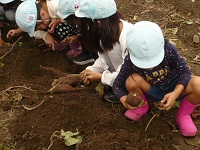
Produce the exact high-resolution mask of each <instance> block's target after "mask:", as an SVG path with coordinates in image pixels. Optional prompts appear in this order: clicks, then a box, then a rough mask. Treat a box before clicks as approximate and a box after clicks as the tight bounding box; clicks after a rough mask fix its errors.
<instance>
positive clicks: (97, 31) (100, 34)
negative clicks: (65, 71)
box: [75, 0, 132, 102]
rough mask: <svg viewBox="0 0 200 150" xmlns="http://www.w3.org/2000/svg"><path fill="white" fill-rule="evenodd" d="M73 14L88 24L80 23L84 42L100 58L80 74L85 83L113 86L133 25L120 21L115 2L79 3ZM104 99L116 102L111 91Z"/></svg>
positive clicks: (111, 0) (104, 0)
mask: <svg viewBox="0 0 200 150" xmlns="http://www.w3.org/2000/svg"><path fill="white" fill-rule="evenodd" d="M75 15H76V16H77V17H79V18H80V20H84V21H85V24H87V26H86V25H85V24H81V31H82V37H84V38H83V40H84V41H83V43H84V44H87V45H85V46H86V47H88V49H92V50H95V51H97V52H98V55H99V57H98V59H97V60H96V61H95V62H94V64H93V65H92V66H89V67H87V68H86V70H84V71H83V72H82V73H81V74H82V78H83V80H84V82H85V83H89V82H91V81H95V80H100V81H101V82H102V83H103V84H105V85H108V86H110V87H112V86H113V82H114V80H115V78H116V76H117V74H118V72H119V70H120V67H121V64H122V63H123V59H124V58H125V56H126V55H127V51H126V34H127V30H128V29H129V28H130V27H131V26H132V24H130V23H128V22H126V21H124V20H122V19H121V15H120V14H119V13H118V12H117V8H116V3H115V1H114V0H100V1H99V0H92V1H90V0H81V1H80V4H79V8H78V10H77V11H76V12H75ZM104 99H105V100H107V101H109V102H119V101H118V100H117V99H116V98H115V95H114V93H113V92H112V89H111V90H110V91H107V92H105V96H104Z"/></svg>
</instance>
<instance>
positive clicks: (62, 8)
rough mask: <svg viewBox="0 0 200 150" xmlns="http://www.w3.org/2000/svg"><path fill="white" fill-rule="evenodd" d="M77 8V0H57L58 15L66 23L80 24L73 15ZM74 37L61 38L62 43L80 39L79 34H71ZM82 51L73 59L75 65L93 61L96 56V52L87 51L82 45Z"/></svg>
mask: <svg viewBox="0 0 200 150" xmlns="http://www.w3.org/2000/svg"><path fill="white" fill-rule="evenodd" d="M78 8H79V0H59V2H58V16H59V17H60V18H61V19H63V20H65V21H66V22H68V23H73V24H76V25H77V26H78V27H79V26H80V20H79V19H78V18H77V17H76V16H75V11H76V10H77V9H78ZM73 37H74V39H69V38H66V39H64V40H63V42H62V43H63V44H69V43H70V42H73V40H77V39H79V40H81V35H77V36H76V37H75V36H73ZM82 49H83V50H82V53H81V54H80V55H78V56H77V57H75V58H74V59H73V62H74V63H75V64H77V65H85V64H88V63H91V62H94V61H95V59H96V58H97V53H92V52H89V51H88V50H86V49H85V48H84V45H82Z"/></svg>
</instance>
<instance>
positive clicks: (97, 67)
mask: <svg viewBox="0 0 200 150" xmlns="http://www.w3.org/2000/svg"><path fill="white" fill-rule="evenodd" d="M120 68H121V65H120V66H119V67H118V69H117V71H115V72H110V71H109V66H108V64H107V63H106V60H105V59H104V57H103V56H102V55H101V54H99V58H98V59H97V60H96V61H95V63H94V64H93V65H92V66H88V67H87V68H86V69H89V70H91V71H93V72H100V73H102V77H101V82H102V83H103V84H105V85H109V86H112V85H113V82H114V80H115V78H116V77H117V75H118V73H119V70H120Z"/></svg>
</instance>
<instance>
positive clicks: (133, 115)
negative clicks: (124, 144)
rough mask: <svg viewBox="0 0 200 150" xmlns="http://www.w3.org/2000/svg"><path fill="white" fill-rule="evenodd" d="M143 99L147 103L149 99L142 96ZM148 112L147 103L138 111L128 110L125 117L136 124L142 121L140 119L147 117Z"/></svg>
mask: <svg viewBox="0 0 200 150" xmlns="http://www.w3.org/2000/svg"><path fill="white" fill-rule="evenodd" d="M142 99H143V100H144V101H145V102H147V98H146V97H145V95H144V94H142ZM148 110H149V104H148V103H146V104H145V105H144V106H142V107H140V108H138V109H134V110H131V109H129V110H127V111H126V112H125V114H124V115H125V117H126V118H128V119H131V120H133V121H135V122H138V121H140V119H141V118H142V117H143V116H145V115H146V114H147V112H148Z"/></svg>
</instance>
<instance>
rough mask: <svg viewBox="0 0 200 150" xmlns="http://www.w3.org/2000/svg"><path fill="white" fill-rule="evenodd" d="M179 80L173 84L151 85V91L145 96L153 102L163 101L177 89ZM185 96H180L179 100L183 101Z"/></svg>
mask: <svg viewBox="0 0 200 150" xmlns="http://www.w3.org/2000/svg"><path fill="white" fill-rule="evenodd" d="M178 80H179V79H178V78H177V79H176V80H174V81H173V82H171V83H168V84H165V85H161V86H158V85H151V86H150V89H149V91H147V92H145V93H144V94H145V96H146V98H147V99H149V100H152V101H157V102H158V101H161V100H162V99H163V97H164V96H165V95H166V94H168V93H170V92H172V91H173V90H174V89H175V86H176V85H177V82H178ZM183 97H184V95H182V94H181V95H180V96H179V97H178V99H177V100H181V99H183Z"/></svg>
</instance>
